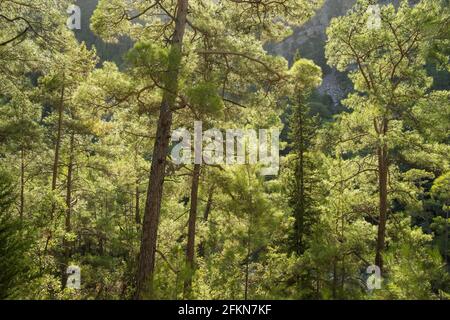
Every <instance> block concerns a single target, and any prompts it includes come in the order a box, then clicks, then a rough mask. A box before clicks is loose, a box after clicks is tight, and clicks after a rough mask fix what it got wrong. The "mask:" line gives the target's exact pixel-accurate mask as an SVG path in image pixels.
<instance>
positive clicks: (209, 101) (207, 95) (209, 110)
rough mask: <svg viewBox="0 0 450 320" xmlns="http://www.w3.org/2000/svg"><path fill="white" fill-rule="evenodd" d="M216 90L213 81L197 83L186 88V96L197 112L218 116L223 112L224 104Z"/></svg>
mask: <svg viewBox="0 0 450 320" xmlns="http://www.w3.org/2000/svg"><path fill="white" fill-rule="evenodd" d="M217 91H218V89H217V87H216V86H215V85H214V84H213V83H208V82H204V83H199V84H197V85H195V86H194V87H193V88H190V89H188V91H187V98H188V100H189V102H190V104H191V105H192V106H193V107H194V108H195V110H196V111H197V112H199V114H207V115H211V116H216V117H217V116H219V117H220V115H221V114H223V108H224V104H223V101H222V99H221V97H220V96H219V95H218V94H217Z"/></svg>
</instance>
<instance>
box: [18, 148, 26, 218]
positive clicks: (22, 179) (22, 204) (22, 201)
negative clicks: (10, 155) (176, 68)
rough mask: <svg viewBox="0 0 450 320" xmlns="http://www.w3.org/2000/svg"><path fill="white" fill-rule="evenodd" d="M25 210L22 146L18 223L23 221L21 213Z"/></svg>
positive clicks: (23, 154)
mask: <svg viewBox="0 0 450 320" xmlns="http://www.w3.org/2000/svg"><path fill="white" fill-rule="evenodd" d="M24 208H25V150H24V147H23V146H22V148H21V150H20V208H19V216H20V221H22V220H23V212H24Z"/></svg>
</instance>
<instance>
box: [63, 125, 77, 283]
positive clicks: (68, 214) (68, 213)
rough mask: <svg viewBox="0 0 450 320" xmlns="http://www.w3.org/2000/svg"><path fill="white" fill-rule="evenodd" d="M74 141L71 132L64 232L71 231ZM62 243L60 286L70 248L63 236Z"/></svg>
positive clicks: (65, 274) (65, 279)
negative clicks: (62, 256)
mask: <svg viewBox="0 0 450 320" xmlns="http://www.w3.org/2000/svg"><path fill="white" fill-rule="evenodd" d="M74 143H75V136H74V133H73V132H72V133H71V135H70V147H69V163H68V165H67V186H66V207H67V208H66V220H65V232H66V233H68V232H70V231H72V223H71V219H72V181H73V166H74ZM63 244H64V263H63V264H62V288H64V287H65V286H66V283H67V278H68V276H67V267H68V264H69V260H70V256H71V252H70V251H71V250H70V242H69V241H68V240H67V239H66V238H63Z"/></svg>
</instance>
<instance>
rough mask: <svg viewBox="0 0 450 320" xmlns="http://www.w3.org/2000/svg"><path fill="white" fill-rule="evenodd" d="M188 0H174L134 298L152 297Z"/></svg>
mask: <svg viewBox="0 0 450 320" xmlns="http://www.w3.org/2000/svg"><path fill="white" fill-rule="evenodd" d="M187 10H188V0H178V1H177V13H176V18H175V20H176V21H175V31H174V34H173V36H172V40H171V48H170V53H169V66H168V72H167V75H166V77H165V79H164V85H165V88H166V90H165V91H164V93H163V98H162V101H161V107H160V113H159V119H158V126H157V130H156V140H155V144H154V147H153V158H152V165H151V169H150V179H149V184H148V190H147V199H146V203H145V211H144V221H143V227H142V238H141V248H140V254H139V264H138V271H137V285H136V293H135V297H134V298H135V299H143V298H145V297H148V298H153V296H154V292H153V272H154V268H155V252H156V242H157V238H158V224H159V218H160V210H161V198H162V192H163V184H164V175H165V167H166V156H167V153H168V149H169V140H170V129H171V125H172V111H173V107H174V105H175V102H176V95H177V93H178V74H179V69H180V65H181V53H182V52H181V51H182V46H183V37H184V32H185V29H186V17H187Z"/></svg>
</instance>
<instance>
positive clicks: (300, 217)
mask: <svg viewBox="0 0 450 320" xmlns="http://www.w3.org/2000/svg"><path fill="white" fill-rule="evenodd" d="M301 106H302V102H301V101H300V104H299V108H301ZM299 111H300V117H299V127H300V132H299V139H300V141H299V143H300V146H299V150H298V156H299V168H298V171H299V172H298V174H299V184H300V190H299V192H300V194H299V201H300V203H299V208H298V211H299V212H298V217H297V253H298V254H300V253H302V252H303V251H304V250H303V249H304V248H303V232H304V223H305V222H304V220H305V168H304V144H305V140H304V127H303V112H302V111H301V110H299Z"/></svg>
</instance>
